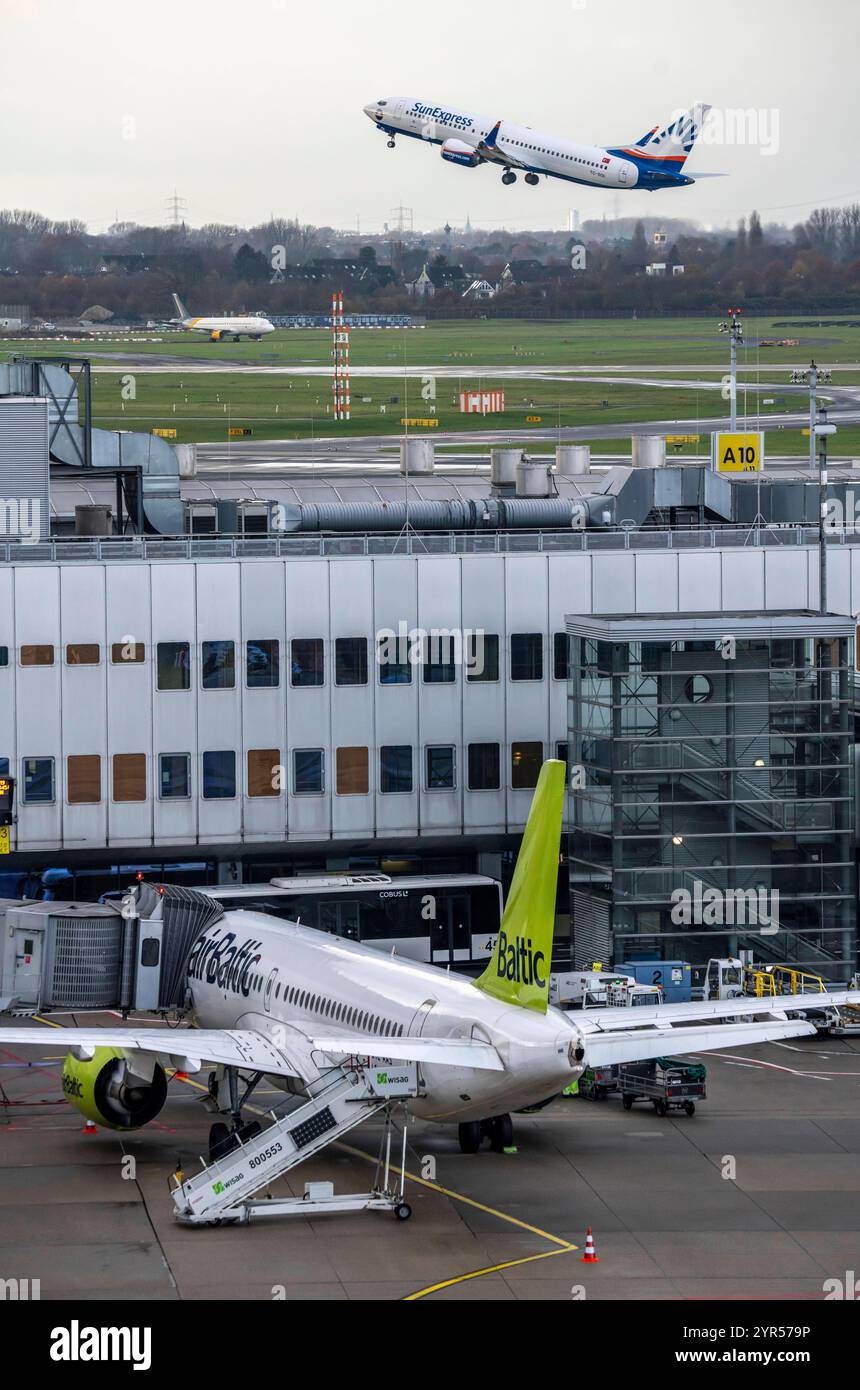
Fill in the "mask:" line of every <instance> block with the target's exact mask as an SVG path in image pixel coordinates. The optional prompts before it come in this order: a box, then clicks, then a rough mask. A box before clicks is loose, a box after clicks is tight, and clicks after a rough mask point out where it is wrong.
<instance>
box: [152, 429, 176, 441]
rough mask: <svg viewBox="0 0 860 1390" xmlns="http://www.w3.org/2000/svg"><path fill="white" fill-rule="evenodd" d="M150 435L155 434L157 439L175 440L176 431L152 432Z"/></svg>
mask: <svg viewBox="0 0 860 1390" xmlns="http://www.w3.org/2000/svg"><path fill="white" fill-rule="evenodd" d="M152 433H153V434H157V435H158V438H159V439H175V438H176V430H153V431H152Z"/></svg>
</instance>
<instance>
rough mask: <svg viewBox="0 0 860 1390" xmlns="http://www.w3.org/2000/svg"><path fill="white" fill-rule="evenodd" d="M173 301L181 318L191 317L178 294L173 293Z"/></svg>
mask: <svg viewBox="0 0 860 1390" xmlns="http://www.w3.org/2000/svg"><path fill="white" fill-rule="evenodd" d="M173 302H174V304H175V305H176V312H177V314H178V315H179V317H180V318H181V319H190V318H191V315H190V314H189V312H188V310H187V309H186V307H185V305H184V304H183V303H182V300H181V299H180V298H179V295H178V294H175V295H173Z"/></svg>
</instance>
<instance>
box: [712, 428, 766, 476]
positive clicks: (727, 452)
mask: <svg viewBox="0 0 860 1390" xmlns="http://www.w3.org/2000/svg"><path fill="white" fill-rule="evenodd" d="M712 439H713V460H714V467H715V468H716V470H717V472H718V473H760V472H761V471H762V469H763V468H764V435H763V434H762V433H761V432H760V431H759V432H756V433H754V434H747V433H744V434H739V433H736V434H715V435H713V436H712Z"/></svg>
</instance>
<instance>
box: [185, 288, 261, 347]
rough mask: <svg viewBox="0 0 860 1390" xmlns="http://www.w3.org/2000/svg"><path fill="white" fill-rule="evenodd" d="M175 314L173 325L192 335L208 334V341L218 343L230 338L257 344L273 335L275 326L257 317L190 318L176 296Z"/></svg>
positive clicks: (234, 340) (236, 341)
mask: <svg viewBox="0 0 860 1390" xmlns="http://www.w3.org/2000/svg"><path fill="white" fill-rule="evenodd" d="M173 302H174V304H175V305H176V312H177V314H178V315H179V319H178V320H174V321H173V322H174V324H178V326H179V327H180V328H187V329H188V330H189V331H190V332H192V333H208V334H209V341H210V342H212V343H220V342H221V340H222V338H232V339H233V342H234V343H238V342H239V339H240V338H253V339H254V341H255V342H259V341H260V339H261V338H263V337H265V335H266V334H267V333H274V331H275V325H274V324H273V323H270V322H269V320H268V319H264V318H260V317H258V316H257V315H250V316H247V315H246V316H242V315H238V316H235V317H234V316H229V315H228V316H226V317H223V318H208V319H207V318H192V316H191V315H190V314H189V312H188V310H187V309H186V307H185V305H184V304H183V303H182V300H181V299H180V298H179V295H178V294H175V295H174V296H173Z"/></svg>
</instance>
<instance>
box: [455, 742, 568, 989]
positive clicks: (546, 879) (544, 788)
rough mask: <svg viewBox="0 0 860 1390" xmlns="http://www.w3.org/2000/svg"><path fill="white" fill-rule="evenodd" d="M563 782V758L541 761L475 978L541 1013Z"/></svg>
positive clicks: (479, 983) (552, 918)
mask: <svg viewBox="0 0 860 1390" xmlns="http://www.w3.org/2000/svg"><path fill="white" fill-rule="evenodd" d="M565 788H566V773H565V765H564V763H562V762H556V761H551V762H546V763H544V765H543V767H542V769H541V774H540V777H539V778H538V784H537V788H536V790H535V794H534V799H533V800H532V807H531V811H530V812H529V819H528V824H527V825H526V833H525V835H524V836H523V842H522V845H521V847H520V853H519V857H518V859H517V867H516V870H515V871H514V881H513V883H512V884H511V891H510V893H509V894H508V901H507V906H506V908H505V915H504V917H503V918H502V925H501V928H500V930H499V936H498V939H497V941H496V946H495V950H494V951H493V957H492V960H491V961H490V964H489V966H488V967H487V969H486V970H485V971H484V974H483V975H482V976H481V977H480V979H478V980H476V981H475V984H476V986H477V988H478V989H480V990H483V992H484V994H490V995H492V996H493V998H495V999H501V1000H503V1001H504V1003H506V1004H518V1005H519V1007H520V1008H522V1009H533V1010H534V1011H535V1012H536V1013H541V1014H545V1013H546V1011H547V1007H548V1004H549V975H550V966H551V964H552V938H553V928H554V926H555V899H556V890H557V886H558V854H559V845H560V842H561V818H562V812H563V810H564V795H565Z"/></svg>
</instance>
